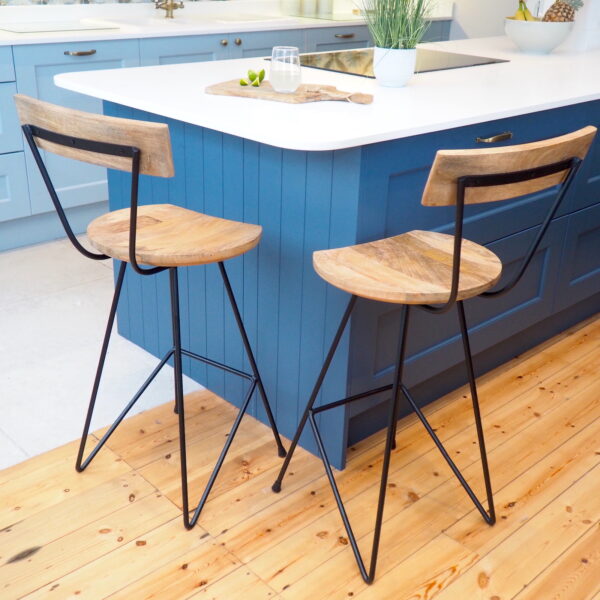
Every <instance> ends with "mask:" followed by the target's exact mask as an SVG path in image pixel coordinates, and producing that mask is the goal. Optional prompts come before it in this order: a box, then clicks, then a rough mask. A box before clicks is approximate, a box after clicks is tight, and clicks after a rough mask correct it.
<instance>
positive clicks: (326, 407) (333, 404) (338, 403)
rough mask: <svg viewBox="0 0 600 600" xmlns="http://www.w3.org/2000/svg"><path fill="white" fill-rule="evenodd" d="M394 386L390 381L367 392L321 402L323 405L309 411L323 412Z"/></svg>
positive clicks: (385, 390) (314, 412)
mask: <svg viewBox="0 0 600 600" xmlns="http://www.w3.org/2000/svg"><path fill="white" fill-rule="evenodd" d="M393 387H394V386H393V385H392V384H391V383H390V384H389V385H384V386H382V387H378V388H375V389H374V390H369V391H368V392H361V393H360V394H355V395H354V396H348V397H347V398H342V400H336V401H335V402H329V403H328V404H323V406H317V407H316V408H313V409H311V412H312V413H313V414H315V415H317V414H319V413H321V412H324V411H326V410H331V409H332V408H336V407H338V406H343V405H344V404H349V403H350V402H356V400H361V399H362V398H368V397H369V396H374V395H375V394H380V393H382V392H387V391H389V390H391V389H392V388H393Z"/></svg>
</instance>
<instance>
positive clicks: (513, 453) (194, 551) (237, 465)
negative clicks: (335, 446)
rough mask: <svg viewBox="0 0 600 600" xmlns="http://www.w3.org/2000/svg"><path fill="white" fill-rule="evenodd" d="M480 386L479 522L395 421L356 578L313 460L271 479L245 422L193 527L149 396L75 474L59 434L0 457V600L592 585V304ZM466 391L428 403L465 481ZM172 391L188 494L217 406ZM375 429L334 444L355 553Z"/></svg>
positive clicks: (169, 425) (589, 589) (597, 568)
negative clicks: (341, 451) (482, 506)
mask: <svg viewBox="0 0 600 600" xmlns="http://www.w3.org/2000/svg"><path fill="white" fill-rule="evenodd" d="M479 383H480V394H481V399H482V400H481V401H482V410H483V415H484V423H485V429H486V435H487V443H488V450H489V459H490V464H491V472H492V482H493V486H494V491H495V499H496V505H497V509H498V522H497V524H496V525H495V526H493V527H489V526H488V525H486V524H485V523H484V522H483V520H482V519H481V518H480V516H479V515H478V513H476V511H475V509H474V508H473V507H472V505H471V504H470V501H469V499H468V498H467V496H466V494H465V493H464V491H463V490H462V488H460V487H459V485H458V483H457V482H456V481H455V479H454V478H453V477H452V476H451V472H450V470H449V469H448V467H447V465H446V464H445V462H444V461H443V459H442V457H441V456H440V455H439V453H438V451H437V449H436V448H435V447H433V444H432V442H431V440H430V439H429V437H428V436H427V435H426V433H425V431H424V430H423V429H422V427H421V425H420V424H419V423H418V422H416V419H414V418H406V419H404V420H403V421H402V422H401V423H400V427H399V432H398V448H397V449H396V451H395V453H394V457H393V463H392V469H391V477H390V483H389V494H388V502H387V504H386V511H385V523H384V531H383V538H382V545H381V551H380V560H379V567H378V574H377V579H376V582H375V584H374V585H372V586H367V585H365V584H364V583H363V581H362V580H361V578H360V576H359V573H358V570H357V568H356V565H355V562H354V558H353V555H352V552H351V550H350V547H349V545H348V540H347V538H346V534H345V532H344V530H343V528H342V525H341V522H340V519H339V516H338V513H337V511H336V510H335V509H334V508H335V507H334V502H333V498H332V495H331V492H330V489H329V487H328V485H327V482H326V480H325V479H324V477H323V476H321V473H322V468H321V465H320V462H319V461H318V460H317V459H316V458H315V457H313V456H310V455H308V454H307V453H306V452H304V451H301V452H299V453H298V454H297V455H296V456H295V458H294V461H293V463H292V467H291V471H292V473H293V475H292V473H290V476H289V477H288V478H287V479H286V480H285V482H284V489H283V491H282V493H281V494H279V495H275V494H273V493H272V492H271V490H270V486H271V483H272V482H273V479H274V477H275V474H276V471H277V469H278V467H279V465H280V462H281V459H279V458H277V455H276V452H275V447H274V444H273V443H272V439H271V436H270V432H269V431H268V430H267V428H266V427H264V426H263V425H261V424H259V423H257V422H256V421H253V420H252V419H247V420H246V422H245V423H244V425H243V427H242V428H241V429H240V432H239V438H237V439H236V442H235V444H234V446H233V447H232V452H231V458H230V460H229V461H228V463H227V465H226V467H225V468H224V470H223V472H222V474H221V476H220V478H219V479H218V481H217V484H216V487H215V490H214V493H213V496H212V499H211V500H210V502H209V503H208V504H207V506H206V509H205V513H203V515H202V517H201V520H200V523H199V525H198V526H197V527H196V528H195V529H194V530H192V531H191V532H188V531H186V530H185V529H184V528H183V525H182V522H181V513H180V508H179V507H180V495H179V494H180V492H179V455H178V451H177V427H176V420H175V415H174V414H173V412H172V407H171V405H170V404H166V405H164V406H162V407H159V408H157V409H153V410H149V411H147V412H145V413H142V414H140V415H138V416H135V417H133V418H131V419H129V420H128V421H127V422H126V423H125V424H124V425H123V426H122V429H121V430H120V431H119V432H118V434H116V435H115V436H114V438H113V439H111V441H110V444H109V445H110V449H103V451H102V452H101V453H100V454H99V455H98V458H97V459H96V461H95V462H94V463H93V464H92V466H91V467H90V468H89V469H88V470H87V471H86V472H85V473H83V474H78V473H76V472H75V470H74V468H73V462H74V458H75V452H76V443H72V444H68V445H66V446H63V447H61V448H57V449H56V450H53V451H51V452H48V453H47V454H44V455H42V456H39V457H36V458H33V459H31V460H28V461H27V462H24V463H22V464H19V465H16V466H14V467H12V468H10V469H6V470H4V471H2V472H0V598H1V599H2V600H16V599H17V598H27V599H31V600H33V599H38V598H44V599H45V598H51V599H64V598H78V599H82V598H111V600H117V599H119V600H125V599H127V600H138V599H145V598H154V599H157V600H175V599H176V600H183V599H187V598H194V599H195V600H210V599H217V600H255V599H256V600H258V599H266V598H281V599H282V600H321V599H322V600H325V599H327V600H330V599H334V600H337V599H340V600H341V599H346V600H347V599H348V598H353V599H354V598H358V599H359V600H373V599H376V600H385V599H394V600H404V599H407V600H408V599H410V600H424V599H427V600H429V599H431V598H436V600H480V599H481V600H484V599H485V600H509V599H512V598H515V599H517V600H552V599H561V600H567V599H569V600H586V599H590V600H592V599H593V600H600V527H599V516H600V466H599V463H600V419H599V417H600V318H596V319H595V320H590V321H588V322H587V323H584V324H582V325H580V326H579V327H577V328H575V329H573V330H571V331H569V332H566V333H564V334H562V335H560V336H559V337H557V338H555V339H554V340H552V341H551V342H548V343H546V344H544V345H542V346H540V347H538V348H536V349H534V350H532V351H530V352H528V353H527V354H526V355H524V356H521V357H519V358H516V359H514V360H513V361H511V362H509V363H507V364H506V365H504V366H503V367H501V368H499V369H497V370H496V371H495V372H492V373H489V374H487V375H486V376H484V377H482V378H481V379H480V382H479ZM469 402H470V400H469V398H468V396H467V395H466V391H465V390H462V389H461V390H457V391H456V392H455V393H452V394H450V395H448V396H446V397H444V398H442V399H441V400H439V401H438V402H436V403H435V404H433V405H431V406H429V407H428V409H427V414H428V415H429V417H430V419H431V422H432V425H433V427H434V428H436V430H437V432H438V434H439V435H440V436H441V438H442V439H443V440H444V442H445V443H446V444H447V447H448V448H449V451H450V452H451V454H452V455H453V456H454V457H455V459H456V461H457V463H458V464H459V466H460V467H461V468H463V469H464V472H465V473H466V475H467V476H468V478H469V480H470V481H471V482H473V485H474V487H475V489H476V490H477V491H479V492H481V489H482V477H481V471H480V463H479V461H478V448H477V445H476V443H475V441H474V440H475V437H474V427H473V419H472V416H471V411H470V407H469ZM187 404H188V406H189V409H188V414H189V416H188V426H189V432H190V433H189V440H188V441H189V448H190V449H189V452H188V456H189V460H190V469H191V480H190V481H191V490H192V492H194V491H196V492H198V491H199V490H200V489H201V486H202V484H203V482H204V481H205V479H206V477H207V476H208V473H209V470H210V467H211V465H212V464H213V462H214V460H215V455H216V453H217V452H218V448H219V446H220V444H221V443H222V442H223V440H224V436H225V432H226V427H227V425H228V423H229V422H230V421H231V419H232V417H233V414H234V411H233V409H232V408H231V407H230V406H229V405H227V404H226V403H225V402H223V401H222V400H220V399H218V398H216V397H215V396H213V395H211V394H210V393H208V392H202V393H196V394H192V395H191V396H190V397H188V403H187ZM82 410H83V407H82ZM32 418H36V415H32ZM96 435H97V434H96ZM382 440H383V436H382V434H377V435H374V436H372V437H371V438H369V439H367V440H365V441H363V442H361V443H360V444H357V445H356V446H355V447H353V448H351V450H350V452H349V463H348V468H347V469H346V470H345V471H344V472H342V473H340V474H339V482H340V487H341V491H342V494H343V496H344V497H345V498H346V499H347V503H348V504H347V506H348V510H349V512H350V517H351V519H353V523H354V527H355V533H356V534H357V536H358V537H359V539H360V543H361V546H362V548H363V549H364V551H365V552H366V553H368V547H369V544H370V540H371V530H372V523H373V518H374V515H373V509H374V505H375V502H376V495H377V491H378V490H377V481H378V478H379V468H380V465H381V450H382ZM2 528H3V529H2Z"/></svg>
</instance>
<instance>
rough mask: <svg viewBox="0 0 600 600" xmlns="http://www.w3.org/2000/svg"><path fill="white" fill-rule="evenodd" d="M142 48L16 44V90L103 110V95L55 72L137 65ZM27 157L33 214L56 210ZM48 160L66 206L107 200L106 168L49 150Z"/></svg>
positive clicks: (121, 43)
mask: <svg viewBox="0 0 600 600" xmlns="http://www.w3.org/2000/svg"><path fill="white" fill-rule="evenodd" d="M138 48H139V46H138V41H137V40H118V41H110V42H98V41H94V42H81V43H79V42H77V43H73V42H71V43H64V44H38V45H31V46H15V47H14V57H15V69H16V75H17V89H18V91H19V92H20V93H22V94H27V95H29V96H33V97H35V98H39V99H41V100H47V101H48V102H53V103H56V104H60V105H61V106H68V107H70V108H76V109H79V110H84V111H88V112H94V113H101V112H102V102H101V101H100V100H98V99H97V98H91V97H89V96H83V95H81V94H76V93H74V92H70V91H68V90H65V89H63V88H59V87H57V86H55V85H54V81H53V78H54V76H55V75H57V74H58V73H65V72H69V71H90V70H94V69H115V68H119V67H135V66H138V65H139V49H138ZM92 51H93V52H92ZM68 52H80V53H81V52H83V53H86V54H84V55H69V54H66V53H68ZM26 159H27V171H28V174H29V191H30V195H31V210H32V214H37V213H43V212H47V211H50V210H53V208H52V204H51V201H50V197H49V195H48V192H47V191H46V188H45V186H44V183H43V181H42V178H41V177H40V175H39V173H38V171H37V167H36V166H35V163H34V161H33V157H32V155H31V153H30V152H29V150H28V149H27V150H26ZM44 160H45V161H46V165H47V167H48V170H49V172H50V176H51V178H52V180H53V182H54V185H55V187H56V189H57V192H58V194H59V197H60V199H61V201H62V202H63V205H64V206H65V207H66V208H68V207H72V206H79V205H83V204H91V203H95V202H100V201H104V200H107V199H108V190H107V184H106V169H102V168H99V167H95V166H92V165H87V164H85V163H75V162H74V161H72V160H69V159H65V158H61V157H59V156H55V155H52V154H48V153H44Z"/></svg>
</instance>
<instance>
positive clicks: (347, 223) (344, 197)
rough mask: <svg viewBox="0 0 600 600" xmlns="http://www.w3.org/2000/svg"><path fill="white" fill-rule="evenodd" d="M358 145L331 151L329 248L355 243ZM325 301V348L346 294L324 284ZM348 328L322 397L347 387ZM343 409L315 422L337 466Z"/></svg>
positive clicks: (341, 455) (342, 448)
mask: <svg viewBox="0 0 600 600" xmlns="http://www.w3.org/2000/svg"><path fill="white" fill-rule="evenodd" d="M362 152H363V151H362V149H361V148H349V149H347V150H337V151H336V152H334V155H333V177H332V185H331V199H330V204H331V212H330V220H329V241H328V247H329V248H339V247H341V246H348V245H350V244H355V243H356V241H357V229H358V216H359V212H358V211H359V202H360V197H359V190H360V180H361V161H362ZM326 298H327V300H326V304H325V329H324V347H323V352H326V351H327V349H328V348H329V346H330V344H331V340H332V339H333V336H334V335H335V331H336V329H337V326H338V323H339V321H340V319H341V317H342V314H343V312H344V310H345V308H346V306H347V303H348V300H349V295H348V294H346V293H345V292H342V291H341V290H338V289H336V288H334V287H333V286H331V285H328V286H327V290H326ZM349 352H350V332H349V329H347V330H346V333H345V334H344V337H343V338H342V340H341V342H340V345H339V348H338V351H337V353H336V356H335V358H334V359H333V361H332V363H331V367H330V369H329V373H328V375H327V378H326V380H325V381H324V383H323V393H322V398H323V401H324V402H331V401H333V400H337V399H339V398H343V397H344V396H345V395H346V394H347V392H348V387H349V380H348V378H349V359H348V357H349ZM346 413H347V409H342V410H340V409H334V410H332V411H328V412H327V413H324V414H321V415H319V417H320V419H319V425H320V427H321V430H322V431H323V432H324V433H325V434H326V435H325V436H324V442H325V446H326V448H327V451H328V453H329V458H330V460H331V461H332V463H333V464H334V465H335V466H337V467H338V468H340V467H343V465H344V464H345V461H346V439H347V418H346Z"/></svg>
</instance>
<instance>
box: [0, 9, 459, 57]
mask: <svg viewBox="0 0 600 600" xmlns="http://www.w3.org/2000/svg"><path fill="white" fill-rule="evenodd" d="M184 5H185V6H184V9H183V10H176V11H175V17H174V18H173V19H166V18H165V17H164V15H165V12H164V11H163V10H156V9H155V7H154V4H152V3H141V4H140V3H134V4H80V5H55V4H52V5H46V6H2V7H0V16H1V17H2V19H1V20H0V23H1V24H3V25H8V26H10V24H12V23H23V22H27V23H32V22H36V23H39V22H42V23H46V24H47V23H52V22H54V23H56V22H71V23H75V22H80V23H82V24H83V25H86V26H91V25H100V26H102V25H105V26H110V27H113V28H112V29H97V30H84V31H57V32H39V33H12V32H9V31H2V30H0V46H10V45H22V44H47V43H63V42H86V41H101V40H118V39H131V38H148V37H169V36H184V35H207V34H224V33H236V32H240V33H241V32H247V31H272V30H284V29H308V28H316V27H347V26H350V25H363V24H364V19H363V18H362V17H360V16H355V15H353V14H352V6H354V4H353V2H352V0H339V1H338V6H339V11H338V12H337V14H336V19H335V20H331V19H325V18H319V19H317V18H308V17H295V16H287V15H285V14H282V11H281V4H280V2H279V1H278V0H229V1H228V2H184ZM340 11H341V12H340ZM452 11H453V2H452V1H450V0H437V4H435V6H434V10H433V12H432V14H431V20H448V19H452Z"/></svg>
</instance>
